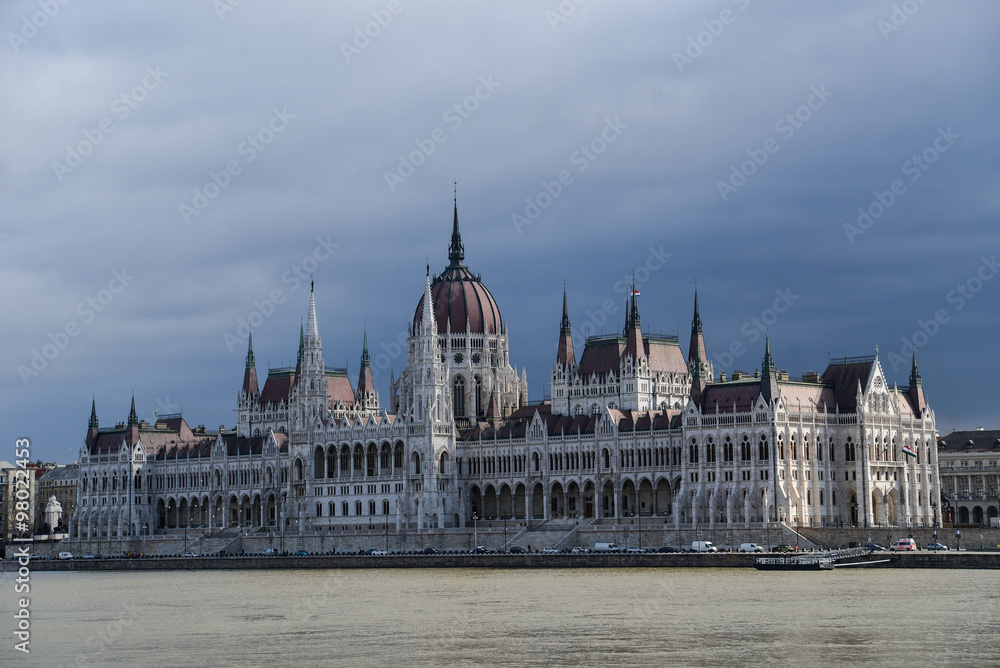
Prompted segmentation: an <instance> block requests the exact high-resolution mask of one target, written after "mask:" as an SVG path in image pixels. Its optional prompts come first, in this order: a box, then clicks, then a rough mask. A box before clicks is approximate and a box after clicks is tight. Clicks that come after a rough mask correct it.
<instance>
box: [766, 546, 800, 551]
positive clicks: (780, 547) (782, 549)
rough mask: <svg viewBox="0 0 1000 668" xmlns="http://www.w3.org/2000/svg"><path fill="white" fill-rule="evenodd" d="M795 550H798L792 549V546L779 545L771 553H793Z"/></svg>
mask: <svg viewBox="0 0 1000 668" xmlns="http://www.w3.org/2000/svg"><path fill="white" fill-rule="evenodd" d="M797 550H798V548H797V547H793V546H792V545H779V546H777V547H776V548H774V550H772V551H773V552H795V551H797Z"/></svg>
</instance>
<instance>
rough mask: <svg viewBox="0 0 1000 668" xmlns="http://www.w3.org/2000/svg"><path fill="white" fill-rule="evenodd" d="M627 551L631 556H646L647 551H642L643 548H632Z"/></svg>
mask: <svg viewBox="0 0 1000 668" xmlns="http://www.w3.org/2000/svg"><path fill="white" fill-rule="evenodd" d="M625 551H626V552H628V553H629V554H646V550H644V549H642V548H641V547H630V548H628V549H627V550H625Z"/></svg>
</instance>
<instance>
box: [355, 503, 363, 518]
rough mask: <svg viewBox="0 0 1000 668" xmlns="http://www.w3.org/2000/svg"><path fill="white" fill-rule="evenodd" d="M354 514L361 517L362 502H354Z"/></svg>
mask: <svg viewBox="0 0 1000 668" xmlns="http://www.w3.org/2000/svg"><path fill="white" fill-rule="evenodd" d="M354 514H355V515H357V516H358V517H361V502H360V501H355V502H354Z"/></svg>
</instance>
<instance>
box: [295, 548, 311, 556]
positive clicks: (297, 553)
mask: <svg viewBox="0 0 1000 668" xmlns="http://www.w3.org/2000/svg"><path fill="white" fill-rule="evenodd" d="M295 556H298V557H308V556H309V553H308V552H306V551H305V550H296V552H295Z"/></svg>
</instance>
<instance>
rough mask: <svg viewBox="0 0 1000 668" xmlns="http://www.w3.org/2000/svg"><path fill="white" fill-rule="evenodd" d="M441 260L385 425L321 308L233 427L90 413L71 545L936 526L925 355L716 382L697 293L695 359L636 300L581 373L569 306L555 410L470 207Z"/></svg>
mask: <svg viewBox="0 0 1000 668" xmlns="http://www.w3.org/2000/svg"><path fill="white" fill-rule="evenodd" d="M448 260H449V263H448V265H447V267H446V268H445V269H444V271H443V272H442V273H441V274H439V275H437V276H434V277H432V276H431V274H430V269H429V267H428V271H427V275H426V278H425V284H424V286H423V296H422V297H421V299H420V300H419V302H418V304H417V307H416V311H415V314H414V317H413V320H412V322H411V324H410V326H409V328H408V341H407V361H406V366H405V368H404V369H403V370H402V372H401V373H400V375H399V378H398V379H396V378H395V377H393V378H391V380H390V385H391V400H390V409H391V414H390V413H387V412H385V411H383V410H382V409H381V407H380V404H379V400H378V395H377V394H376V393H375V392H374V389H373V387H372V378H371V366H370V362H369V359H368V351H367V337H365V343H364V345H363V350H362V355H361V368H360V371H359V376H358V382H357V388H356V389H355V388H353V387H352V386H351V383H350V379H349V378H348V377H347V374H346V372H344V371H343V370H337V369H329V368H327V367H326V365H325V363H324V355H323V345H322V340H321V337H320V333H319V326H318V320H317V314H316V305H315V295H314V293H311V294H310V297H309V307H308V315H307V321H306V326H305V327H304V328H302V329H301V330H300V335H299V353H298V359H297V364H296V367H295V368H294V369H291V368H289V369H273V370H271V371H269V372H268V376H267V380H266V381H265V383H264V387H263V388H260V387H259V386H258V379H257V372H256V364H255V361H254V354H253V343H252V340H251V341H250V342H249V345H248V352H247V358H246V365H245V369H244V375H243V384H242V388H241V390H240V392H239V393H238V395H237V402H236V405H237V426H236V429H235V431H229V432H227V431H225V430H224V429H220V431H219V432H218V433H208V432H206V431H205V430H204V428H203V427H200V428H197V429H193V430H192V429H191V428H190V427H188V425H187V424H186V423H185V422H184V420H183V418H181V417H180V416H179V415H178V416H161V417H160V418H159V419H158V420H157V422H156V424H155V425H149V424H147V423H146V422H143V421H140V420H139V418H138V416H137V415H136V414H135V407H134V400H133V407H132V411H131V412H130V414H129V418H128V421H127V423H120V424H118V425H117V426H116V427H115V428H114V429H101V428H99V426H98V423H97V415H96V407H92V410H91V421H90V427H89V429H88V432H87V438H86V443H85V446H84V447H83V449H82V450H81V453H80V492H79V496H80V505H79V506H78V507H77V509H76V516H77V521H76V529H75V534H74V535H78V536H81V537H86V536H89V535H94V533H95V532H100V535H101V536H120V535H123V532H125V533H132V534H133V535H136V534H139V533H143V532H145V531H148V530H150V529H155V530H157V531H162V530H172V529H175V528H178V527H192V528H200V529H208V528H219V527H232V526H241V527H263V528H266V527H270V526H274V527H284V529H285V530H291V531H301V530H304V529H307V528H308V529H325V528H339V527H352V528H356V527H359V526H364V525H369V526H376V525H381V526H386V525H393V526H395V527H396V528H397V529H408V530H421V529H429V528H447V527H466V526H470V527H471V526H472V524H473V523H474V522H475V521H476V520H478V519H489V518H497V519H501V518H511V519H515V518H516V519H525V520H528V521H539V522H540V521H545V520H552V519H559V520H562V519H564V518H594V520H595V521H600V520H602V519H614V520H619V519H621V518H631V517H633V516H635V515H639V516H649V517H652V516H655V517H657V518H660V520H661V521H663V522H664V523H665V524H668V525H673V526H674V527H678V528H680V527H701V526H705V527H716V526H718V527H725V526H749V525H752V524H758V523H762V522H789V523H801V524H803V525H811V526H819V525H840V524H858V525H863V526H872V525H877V524H882V525H884V524H890V525H900V526H932V525H934V524H935V523H940V519H941V518H940V508H939V507H938V505H937V503H936V500H937V499H938V498H939V491H940V490H939V486H938V485H939V481H938V472H937V464H938V462H937V449H936V448H935V447H933V443H934V438H935V431H934V429H935V426H934V413H933V411H932V410H931V409H930V408H929V407H928V405H927V402H926V400H925V398H924V394H923V388H922V382H921V379H920V374H919V372H918V370H917V365H916V358H915V357H914V359H913V365H912V368H911V372H910V379H909V385H908V386H907V387H904V388H899V387H896V386H895V385H892V384H890V383H889V382H888V380H887V379H886V377H885V374H884V372H883V369H882V365H881V364H880V363H879V360H878V356H877V355H874V356H869V357H856V358H846V357H845V358H843V359H831V360H829V363H828V366H827V368H826V370H825V371H824V372H823V373H822V374H819V373H815V372H809V373H806V374H805V375H803V376H802V378H801V380H791V379H790V378H789V375H788V373H787V372H785V371H784V370H781V371H778V369H777V368H776V365H775V363H774V359H773V357H772V354H771V349H770V344H769V342H768V343H767V344H766V345H765V347H764V350H763V351H761V352H762V356H763V364H762V368H761V371H760V372H757V373H755V374H753V375H752V376H750V375H746V374H742V373H739V372H736V373H734V374H733V375H732V377H731V378H730V379H728V380H727V379H726V378H725V375H724V374H720V375H719V377H718V378H716V377H714V370H713V368H712V365H711V363H710V362H709V356H708V353H707V349H706V346H705V339H704V332H703V326H702V321H701V316H700V312H699V307H698V297H697V295H695V299H694V317H693V320H692V325H691V339H690V345H689V350H688V354H687V356H686V357H685V355H684V353H683V351H682V350H681V347H680V343H679V340H678V338H677V337H668V336H651V335H649V334H644V333H643V332H642V328H641V320H640V315H639V305H638V293H637V292H636V291H635V290H634V289H633V290H632V294H631V295H630V298H629V305H628V309H627V314H626V319H625V323H624V327H623V330H622V334H621V335H620V336H610V337H609V336H597V337H591V338H589V339H587V340H586V342H585V345H584V350H583V352H582V354H581V356H580V359H579V362H578V361H577V359H576V355H575V352H574V350H573V341H572V326H571V324H570V319H569V309H568V304H567V298H566V294H565V291H564V294H563V309H562V318H561V321H560V334H559V338H558V341H557V343H558V346H557V351H558V352H557V355H556V360H555V364H554V365H553V367H552V371H551V373H552V376H551V377H552V400H551V402H549V401H546V402H542V403H538V404H533V405H529V404H528V401H527V377H526V373H525V371H524V370H522V371H521V374H520V375H518V374H517V372H516V371H515V369H514V367H513V366H512V365H511V364H510V361H509V359H508V352H509V341H508V328H507V323H505V322H504V321H503V319H502V317H501V314H500V308H499V306H498V305H497V302H496V300H495V299H494V298H493V296H492V294H491V293H490V291H489V290H488V289H487V288H486V286H485V284H484V283H483V281H482V279H481V277H479V276H478V275H476V274H474V273H473V272H472V271H470V270H469V269H468V268H467V267H466V265H465V263H464V260H465V251H464V246H463V244H462V240H461V235H460V232H459V224H458V210H457V204H456V207H455V214H454V218H453V228H452V236H451V244H450V246H449V249H448ZM557 315H558V312H556V313H554V314H553V316H554V317H553V324H554V323H555V321H557V320H559V318H558V317H555V316H557Z"/></svg>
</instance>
